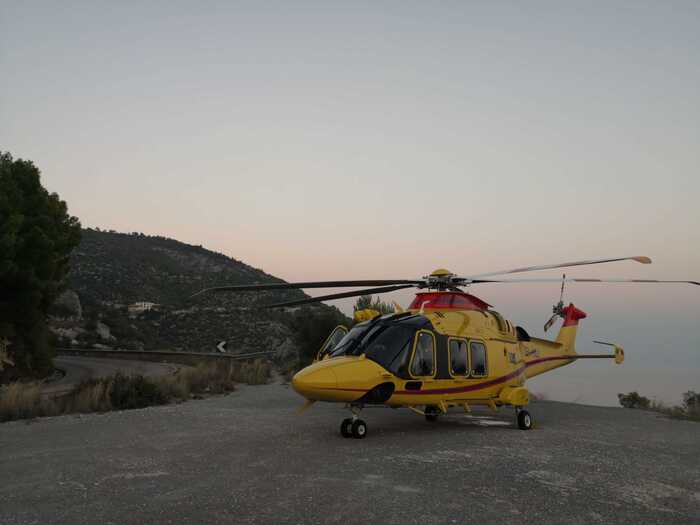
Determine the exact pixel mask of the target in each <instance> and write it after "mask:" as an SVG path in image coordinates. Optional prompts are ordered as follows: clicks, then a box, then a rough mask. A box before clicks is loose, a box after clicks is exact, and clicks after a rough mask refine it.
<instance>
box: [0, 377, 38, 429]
mask: <svg viewBox="0 0 700 525" xmlns="http://www.w3.org/2000/svg"><path fill="white" fill-rule="evenodd" d="M40 402H41V385H40V384H39V383H19V382H18V383H10V384H9V385H4V386H2V387H0V421H10V420H12V419H24V418H27V417H34V415H35V413H36V411H37V409H38V407H39V405H40Z"/></svg>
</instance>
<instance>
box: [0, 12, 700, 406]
mask: <svg viewBox="0 0 700 525" xmlns="http://www.w3.org/2000/svg"><path fill="white" fill-rule="evenodd" d="M0 150H3V151H9V152H10V153H12V155H13V156H15V157H21V158H26V159H31V160H33V161H34V162H35V163H36V164H37V166H38V167H39V168H40V169H41V170H42V173H43V182H44V185H45V186H46V187H48V188H49V189H50V190H51V191H56V192H58V193H59V194H60V195H61V197H62V198H63V199H65V200H66V201H67V202H68V205H69V209H70V212H71V213H72V214H74V215H77V216H78V217H79V218H80V219H81V221H82V223H83V225H84V226H91V227H100V228H103V229H115V230H118V231H125V232H130V231H140V232H144V233H147V234H157V235H165V236H168V237H172V238H175V239H178V240H181V241H184V242H189V243H192V244H202V245H204V246H205V247H207V248H209V249H212V250H216V251H219V252H223V253H225V254H227V255H230V256H232V257H235V258H237V259H239V260H242V261H244V262H246V263H248V264H251V265H253V266H255V267H259V268H262V269H264V270H265V271H267V272H269V273H271V274H273V275H276V276H279V277H281V278H283V279H286V280H288V281H294V280H321V279H340V278H347V279H360V278H414V277H420V276H423V275H425V274H427V273H430V271H432V270H433V269H434V268H437V267H447V268H449V269H451V270H452V271H454V272H455V273H458V274H463V275H468V274H473V273H480V272H486V271H489V270H500V269H506V268H510V267H515V266H521V265H531V264H541V263H555V262H560V261H565V260H571V259H580V258H599V257H607V256H611V257H615V256H629V255H648V256H650V257H651V258H652V259H653V261H654V263H653V264H652V265H651V266H647V265H640V264H637V263H632V262H629V263H613V264H609V265H601V266H597V267H591V268H586V269H582V270H576V269H570V270H567V274H569V275H570V276H572V277H576V276H595V277H634V278H665V279H694V280H698V279H700V247H699V242H700V233H699V232H700V206H699V205H698V197H699V196H700V3H699V2H682V1H673V2H645V1H627V2H557V1H552V2H527V3H525V2H466V1H460V2H408V1H402V2H345V3H340V2H312V3H309V2H179V1H178V2H172V1H168V2H140V3H139V2H71V1H65V2H35V1H29V2H25V1H23V2H14V1H7V0H5V1H3V2H2V3H1V4H0ZM558 275H561V272H558V271H555V272H539V273H538V274H530V275H529V276H530V277H535V276H558ZM524 276H528V275H524ZM558 288H559V287H558V285H557V284H551V285H548V284H531V285H496V284H493V285H482V286H480V287H478V288H477V287H476V286H475V287H473V288H472V289H471V290H469V291H471V292H473V293H475V294H476V295H478V296H480V297H482V298H483V299H484V300H486V301H487V302H489V303H491V304H493V305H494V307H495V308H496V309H497V310H499V311H500V312H502V313H503V314H504V315H505V316H506V317H508V318H510V319H512V320H513V321H514V322H516V323H517V324H521V325H523V326H525V327H526V328H527V329H528V330H529V331H530V332H531V333H532V334H533V335H538V336H541V335H542V325H543V323H544V321H545V320H546V319H547V318H548V317H549V314H550V312H551V305H552V303H553V302H555V301H556V300H557V299H558V295H559V289H558ZM321 293H323V292H322V291H318V292H316V294H317V295H318V294H321ZM411 296H412V292H398V293H395V294H389V295H387V296H385V297H384V298H385V299H387V300H397V301H399V302H400V303H403V304H406V303H408V302H409V301H410V299H411ZM566 299H568V300H571V301H574V302H575V303H576V304H577V306H579V307H580V308H582V309H583V310H585V311H586V312H588V314H589V318H588V319H586V320H584V321H583V322H582V326H581V335H580V340H579V341H580V342H579V343H578V349H579V351H580V352H584V351H585V352H586V353H593V352H597V351H601V352H605V351H607V349H605V348H603V347H596V346H595V345H593V344H591V343H590V341H591V340H592V339H606V340H612V341H616V342H618V343H620V344H622V345H623V346H624V347H625V349H626V352H627V361H626V362H625V364H624V365H622V366H615V365H613V364H611V363H608V362H607V361H606V362H603V361H599V360H596V361H591V362H580V363H577V364H575V365H572V366H569V367H566V368H564V369H561V370H559V371H556V372H554V373H552V374H548V375H544V376H542V377H541V378H537V379H535V380H534V381H533V382H532V383H531V384H529V386H530V388H531V389H532V390H533V391H536V392H544V393H546V394H547V395H549V397H550V398H552V399H560V400H566V401H579V402H590V403H596V404H610V405H614V404H616V403H617V400H616V397H615V394H616V393H617V392H620V391H629V390H633V389H637V390H639V391H640V392H641V393H643V394H646V395H648V396H651V397H656V398H658V399H660V400H665V401H668V402H678V401H679V399H680V394H681V392H683V391H685V390H689V389H695V390H700V333H699V332H698V324H699V323H700V287H693V286H690V285H651V284H649V285H630V284H617V285H614V284H610V285H600V284H578V285H577V284H573V285H571V286H569V287H568V289H567V291H566ZM331 304H337V305H338V306H339V307H340V308H341V309H343V310H344V311H346V312H348V311H351V309H352V300H347V301H338V302H335V303H331ZM555 333H556V329H555Z"/></svg>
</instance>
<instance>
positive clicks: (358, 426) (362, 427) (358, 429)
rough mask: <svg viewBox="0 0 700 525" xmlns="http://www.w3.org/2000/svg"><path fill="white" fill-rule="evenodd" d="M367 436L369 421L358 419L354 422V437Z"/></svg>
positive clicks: (361, 437)
mask: <svg viewBox="0 0 700 525" xmlns="http://www.w3.org/2000/svg"><path fill="white" fill-rule="evenodd" d="M366 436H367V423H365V422H364V421H362V420H361V419H356V420H355V421H354V422H353V423H352V437H354V438H355V439H363V438H364V437H366Z"/></svg>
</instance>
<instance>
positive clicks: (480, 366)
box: [469, 341, 486, 377]
mask: <svg viewBox="0 0 700 525" xmlns="http://www.w3.org/2000/svg"><path fill="white" fill-rule="evenodd" d="M469 351H470V354H471V355H470V357H471V365H472V366H471V375H472V376H473V377H484V376H486V346H485V345H484V343H480V342H479V341H472V342H471V344H470V345H469Z"/></svg>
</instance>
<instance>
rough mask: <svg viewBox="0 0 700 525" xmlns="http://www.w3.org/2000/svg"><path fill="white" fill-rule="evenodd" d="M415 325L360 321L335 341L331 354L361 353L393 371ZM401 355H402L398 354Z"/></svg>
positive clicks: (335, 355)
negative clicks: (360, 322)
mask: <svg viewBox="0 0 700 525" xmlns="http://www.w3.org/2000/svg"><path fill="white" fill-rule="evenodd" d="M415 331H416V328H415V327H414V326H410V325H406V324H396V323H383V322H379V323H372V322H371V321H370V322H368V323H362V324H358V325H357V326H355V327H354V328H353V329H352V330H350V331H349V332H348V334H347V335H346V336H345V337H344V338H343V339H342V340H341V341H340V342H339V343H338V345H337V346H336V347H335V349H334V350H333V352H332V353H331V356H332V357H339V356H343V355H361V354H365V356H366V357H367V359H371V360H372V361H375V362H376V363H378V364H379V365H381V366H382V367H384V368H386V369H387V370H395V369H396V368H397V367H399V366H400V365H401V364H402V363H403V362H404V360H405V358H406V357H407V354H408V353H409V351H410V348H411V342H412V341H413V334H414V333H415ZM402 356H403V357H402Z"/></svg>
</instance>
